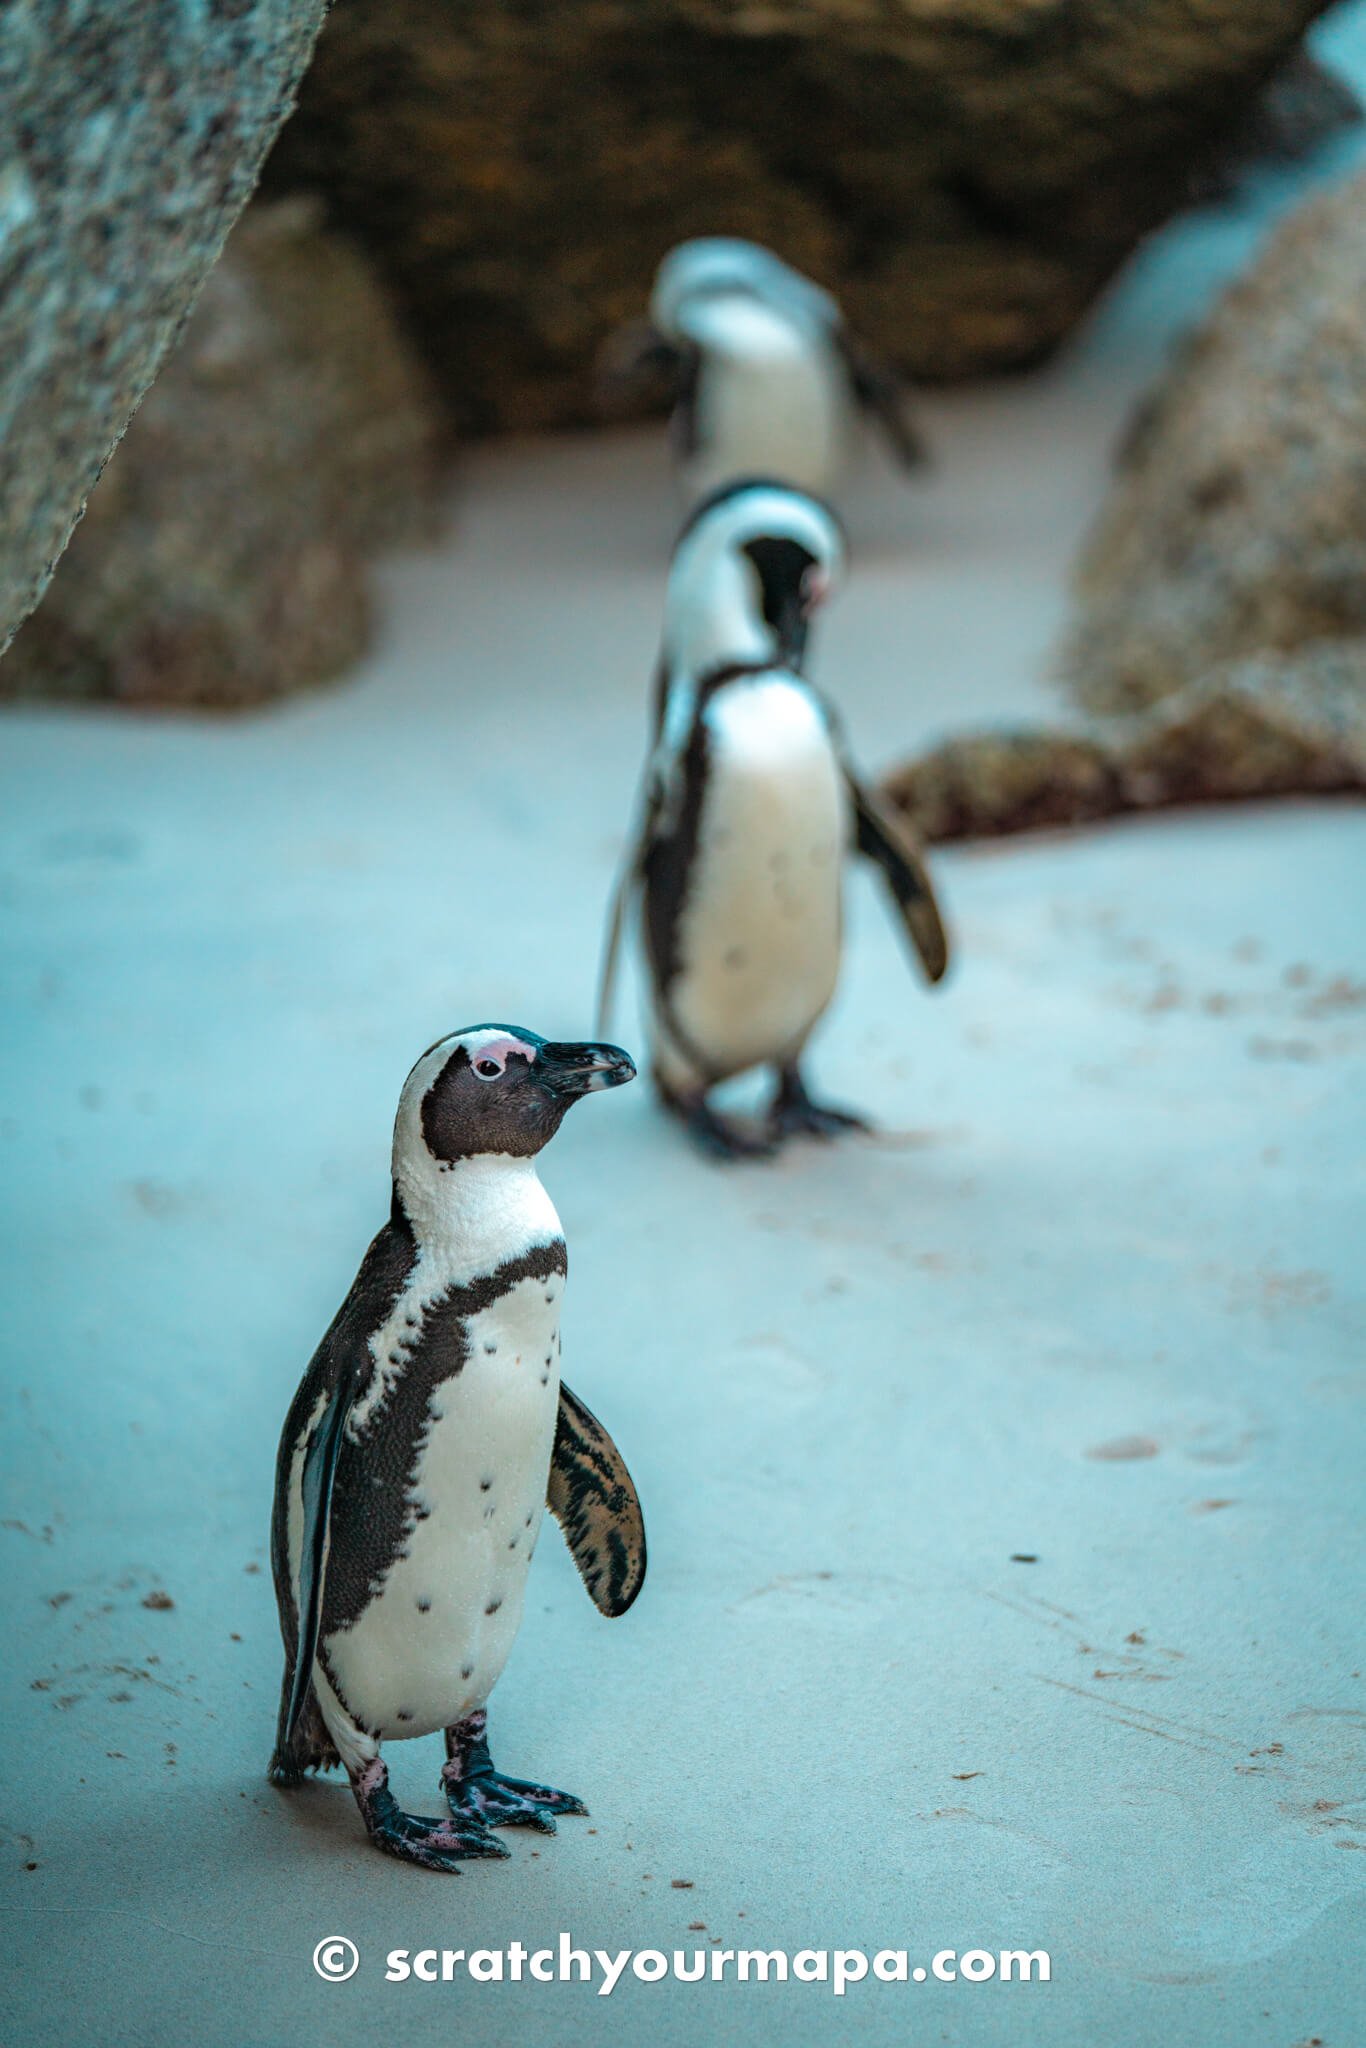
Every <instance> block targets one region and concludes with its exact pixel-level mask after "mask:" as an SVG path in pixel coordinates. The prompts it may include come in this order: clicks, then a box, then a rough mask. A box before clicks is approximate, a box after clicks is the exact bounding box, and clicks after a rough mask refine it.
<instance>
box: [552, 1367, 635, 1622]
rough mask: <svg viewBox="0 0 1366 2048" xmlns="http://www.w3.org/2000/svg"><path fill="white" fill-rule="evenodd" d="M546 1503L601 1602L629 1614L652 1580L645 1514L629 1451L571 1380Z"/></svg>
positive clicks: (563, 1393)
mask: <svg viewBox="0 0 1366 2048" xmlns="http://www.w3.org/2000/svg"><path fill="white" fill-rule="evenodd" d="M546 1505H547V1506H548V1507H549V1509H550V1512H551V1514H552V1515H553V1516H554V1517H555V1520H556V1521H557V1522H558V1523H559V1525H560V1527H561V1529H562V1530H563V1531H564V1540H565V1542H566V1543H567V1544H568V1545H569V1552H570V1555H571V1557H572V1558H573V1560H574V1562H575V1564H576V1565H577V1566H578V1568H579V1575H580V1577H581V1578H582V1580H583V1582H584V1584H585V1586H587V1588H588V1591H589V1593H590V1594H591V1595H592V1598H593V1600H594V1603H595V1604H596V1605H597V1606H598V1607H600V1608H601V1609H602V1611H603V1613H604V1614H608V1615H618V1614H625V1612H626V1610H627V1608H628V1607H629V1606H630V1604H631V1602H632V1601H633V1600H634V1599H635V1597H636V1594H637V1593H638V1592H639V1591H640V1589H641V1587H642V1586H643V1585H644V1583H645V1519H644V1517H643V1515H642V1514H641V1512H640V1501H639V1499H638V1498H637V1496H636V1489H635V1484H634V1482H633V1481H632V1478H631V1475H630V1473H629V1472H628V1471H627V1469H626V1462H625V1460H624V1459H623V1457H622V1455H621V1452H620V1451H619V1450H618V1449H617V1447H616V1445H615V1444H614V1443H613V1442H612V1439H611V1437H610V1436H608V1434H607V1431H606V1430H605V1429H604V1428H603V1426H602V1424H601V1423H600V1422H599V1421H598V1419H597V1417H596V1416H595V1415H592V1414H590V1413H589V1411H588V1409H587V1408H585V1407H584V1405H583V1402H582V1401H581V1400H580V1399H579V1398H578V1396H577V1394H572V1393H571V1392H570V1391H569V1388H568V1387H566V1386H565V1385H564V1383H563V1382H561V1384H560V1414H559V1420H558V1422H557V1423H556V1425H555V1448H554V1451H553V1452H552V1454H551V1460H550V1484H549V1486H548V1487H547V1489H546Z"/></svg>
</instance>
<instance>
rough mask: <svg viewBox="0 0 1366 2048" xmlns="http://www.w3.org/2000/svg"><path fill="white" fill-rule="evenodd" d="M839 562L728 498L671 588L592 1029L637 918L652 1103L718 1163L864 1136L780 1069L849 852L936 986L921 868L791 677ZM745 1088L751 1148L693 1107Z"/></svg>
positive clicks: (750, 501)
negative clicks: (800, 1141) (749, 1096)
mask: <svg viewBox="0 0 1366 2048" xmlns="http://www.w3.org/2000/svg"><path fill="white" fill-rule="evenodd" d="M844 559H845V547H844V540H843V535H842V533H841V530H840V527H839V524H838V522H837V520H836V519H835V516H834V514H833V513H832V512H831V511H830V509H829V507H828V506H826V505H824V504H822V503H821V502H820V501H819V500H818V499H816V498H814V497H812V496H810V495H809V494H807V493H805V492H801V491H795V490H792V489H790V488H789V487H788V486H786V485H784V484H779V483H774V482H769V481H765V480H763V479H746V480H744V481H741V482H739V483H736V484H732V485H730V486H729V487H727V488H725V489H722V490H720V491H718V492H716V493H715V494H714V495H713V496H712V497H711V498H709V499H707V500H704V502H703V503H702V505H701V506H699V507H698V508H697V510H696V511H695V512H694V513H693V514H692V516H691V518H690V519H689V520H688V521H687V523H686V524H685V525H684V527H683V530H682V533H681V535H680V537H679V540H678V543H677V546H676V548H675V551H674V556H673V562H672V565H671V568H670V573H669V579H668V585H667V590H666V597H665V619H664V634H663V645H662V651H661V656H660V664H659V670H658V676H657V681H656V688H655V706H654V746H653V750H652V753H651V756H650V759H649V762H648V765H647V769H646V776H645V784H644V791H643V795H642V798H641V800H640V802H639V804H638V820H637V823H636V825H635V827H634V829H633V831H632V833H631V835H630V839H629V843H628V852H627V855H626V858H625V861H624V863H623V866H622V870H621V873H620V876H619V879H618V883H617V887H616V890H615V893H614V897H613V902H612V905H611V909H610V913H609V918H608V928H607V937H606V942H605V945H604V950H603V967H602V977H601V983H600V991H599V1006H598V1007H599V1026H598V1028H599V1029H603V1028H605V1027H604V1024H603V1022H602V1020H603V1019H604V1018H606V1017H607V1016H608V1014H609V1013H610V1008H611V1001H612V991H613V984H614V978H615V968H616V960H617V954H618V952H619V949H620V942H621V937H622V933H623V930H624V928H625V925H626V922H627V919H628V916H629V915H630V914H631V912H632V910H633V907H634V904H635V900H636V898H637V896H638V897H639V900H640V928H641V936H642V940H643V950H644V954H645V962H646V968H647V978H648V986H649V1011H650V1036H651V1045H652V1056H653V1057H652V1065H653V1073H654V1081H655V1086H656V1089H657V1091H658V1093H659V1095H660V1098H661V1100H662V1102H663V1103H664V1106H665V1107H666V1109H668V1110H670V1111H671V1112H672V1113H673V1114H674V1115H676V1116H677V1117H679V1118H680V1119H681V1120H682V1121H683V1122H684V1123H685V1125H686V1126H687V1127H688V1129H689V1130H690V1131H691V1132H692V1134H693V1136H694V1137H695V1138H696V1139H697V1140H698V1142H699V1143H700V1144H701V1145H702V1146H703V1147H704V1148H705V1149H707V1150H708V1151H710V1152H712V1153H714V1154H717V1155H719V1156H721V1157H726V1158H735V1157H740V1156H745V1155H749V1154H764V1153H768V1152H771V1151H773V1150H774V1149H775V1148H776V1146H777V1145H779V1144H780V1143H781V1142H782V1141H783V1140H784V1139H786V1138H788V1137H792V1136H796V1135H800V1134H808V1135H811V1136H817V1137H831V1136H833V1135H835V1134H836V1133H837V1132H839V1131H841V1130H846V1129H850V1128H866V1124H865V1121H864V1119H863V1118H862V1117H860V1116H858V1115H855V1114H854V1113H852V1112H850V1111H847V1110H841V1109H834V1108H830V1107H827V1106H824V1105H822V1104H820V1103H817V1102H815V1101H813V1100H812V1098H811V1096H810V1095H809V1094H808V1092H807V1089H806V1085H805V1083H804V1081H803V1078H802V1073H801V1065H800V1062H801V1055H802V1052H803V1049H804V1047H805V1045H806V1042H807V1039H808V1038H809V1037H810V1034H811V1032H812V1030H813V1028H814V1027H815V1025H816V1023H817V1022H818V1020H819V1019H820V1017H821V1016H822V1014H823V1013H824V1011H825V1009H826V1008H827V1006H828V1005H829V1002H830V999H831V997H832V996H833V994H834V992H835V985H836V981H837V979H838V975H839V965H840V952H841V943H842V876H843V863H844V859H845V856H846V854H847V853H848V852H849V851H850V850H855V851H857V852H858V853H860V854H863V855H865V856H866V857H867V858H868V859H870V860H871V861H873V862H874V863H875V864H876V865H877V866H878V867H879V868H880V869H881V871H882V875H883V877H884V879H885V881H886V883H887V885H888V888H889V890H890V893H891V897H892V901H893V904H894V906H895V909H896V912H897V915H898V918H899V920H900V923H901V926H902V929H903V931H904V934H905V936H906V938H907V939H908V940H909V943H910V946H911V949H912V951H913V954H914V956H915V957H916V959H917V960H918V962H919V964H920V966H921V968H922V970H923V972H924V974H925V976H926V978H927V979H928V980H929V981H930V982H932V983H933V982H937V981H939V980H940V979H941V978H942V976H943V975H944V973H945V970H946V969H947V966H948V960H949V946H948V939H947V936H946V933H945V929H944V923H943V919H942V917H941V915H940V912H939V908H938V905H937V903H936V901H935V895H934V889H933V885H932V883H931V881H930V877H929V875H928V873H927V871H926V868H925V864H924V861H923V859H922V857H921V852H920V849H919V847H918V845H917V844H916V843H915V841H914V839H913V838H912V837H911V836H910V834H909V832H908V830H907V828H906V826H905V825H904V824H902V823H901V822H900V821H899V820H898V819H897V818H895V816H894V815H893V814H892V813H890V812H889V811H888V810H887V809H886V808H885V807H884V806H883V805H882V803H881V802H880V801H879V800H878V798H877V797H876V795H875V794H874V793H873V792H872V791H871V790H870V789H869V788H868V787H867V785H866V784H865V783H864V782H863V781H862V780H861V779H860V777H859V775H858V774H857V772H856V770H855V768H854V766H853V764H852V762H851V760H850V758H849V755H848V752H847V750H846V747H845V743H844V738H843V735H842V732H841V729H840V725H839V721H838V719H837V717H836V715H835V712H834V710H833V709H832V707H831V706H830V704H829V703H828V702H827V701H826V699H825V698H824V697H823V696H822V695H821V694H820V693H819V692H818V691H817V690H816V689H815V688H813V686H812V684H811V683H810V682H809V681H808V679H807V677H806V676H805V674H804V673H803V664H804V660H805V655H806V646H807V635H808V630H809V626H810V621H811V618H812V615H813V614H814V613H815V611H816V610H817V609H818V608H819V607H820V605H822V604H823V603H824V602H825V601H826V599H827V598H828V597H829V596H830V594H831V593H832V591H833V590H834V589H835V587H836V586H837V584H838V582H839V580H840V578H841V576H842V574H843V569H844ZM755 1067H770V1068H772V1069H773V1071H774V1074H775V1077H776V1090H775V1094H774V1097H773V1102H772V1106H771V1109H770V1112H769V1114H768V1117H767V1119H766V1121H765V1123H764V1125H763V1127H762V1128H761V1129H759V1130H758V1131H752V1130H749V1129H747V1128H745V1127H743V1126H741V1125H740V1124H738V1123H737V1122H735V1120H734V1119H731V1118H727V1117H724V1116H722V1115H721V1114H720V1113H719V1112H718V1111H717V1110H716V1109H715V1107H714V1106H713V1105H712V1103H711V1102H710V1101H709V1100H708V1098H709V1096H710V1094H711V1091H712V1090H713V1089H714V1088H715V1087H717V1086H718V1085H719V1084H720V1083H722V1082H724V1081H727V1080H729V1079H731V1078H732V1077H733V1076H735V1075H738V1074H742V1073H745V1072H747V1071H749V1070H750V1069H752V1068H755Z"/></svg>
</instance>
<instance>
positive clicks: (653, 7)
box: [268, 0, 1322, 427]
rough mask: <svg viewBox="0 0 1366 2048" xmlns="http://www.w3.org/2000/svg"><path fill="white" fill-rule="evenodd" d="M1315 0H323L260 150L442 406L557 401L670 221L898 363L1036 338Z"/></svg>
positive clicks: (1207, 155)
mask: <svg viewBox="0 0 1366 2048" xmlns="http://www.w3.org/2000/svg"><path fill="white" fill-rule="evenodd" d="M1321 4H1322V0H1205V4H1203V5H1202V6H1200V7H1194V6H1192V4H1191V0H1144V4H1143V5H1142V6H1137V5H1131V6H1126V5H1122V4H1116V0H955V4H954V5H952V6H946V5H945V4H944V0H899V4H898V5H896V6H894V7H893V6H888V5H886V4H885V0H765V4H764V5H762V6H756V5H755V4H753V0H515V4H514V0H342V4H341V5H339V6H338V7H337V8H336V10H335V12H334V14H333V16H332V18H331V20H330V22H329V24H328V27H327V29H326V31H325V33H324V35H323V36H322V38H321V41H320V43H319V48H318V55H317V60H316V62H315V64H314V66H313V68H312V70H311V71H310V74H309V77H308V80H307V81H306V84H305V87H304V91H303V93H302V95H301V103H300V109H299V112H298V114H297V115H296V117H295V119H294V120H293V121H291V123H290V124H289V126H288V128H287V129H286V130H285V133H284V135H283V136H282V137H281V141H280V144H279V146H278V147H277V150H276V152H275V154H274V156H273V158H272V162H271V165H270V167H269V171H268V176H269V177H270V179H271V180H272V182H273V183H275V184H276V185H277V186H283V185H288V184H290V183H293V182H298V183H302V184H304V185H307V186H316V187H317V188H318V189H321V190H325V191H327V192H328V194H329V195H330V197H331V199H332V201H333V203H334V205H335V206H336V208H337V211H338V218H339V219H340V220H341V221H342V222H343V223H344V224H346V225H348V226H349V227H352V228H354V229H355V230H356V231H357V232H358V233H359V234H360V235H361V236H362V237H363V238H364V239H365V240H366V242H367V245H368V246H369V248H370V250H371V252H372V253H373V255H374V257H375V259H376V261H377V262H378V263H379V264H381V265H382V266H383V267H384V269H385V272H386V274H387V276H388V277H389V279H390V280H391V282H392V284H393V286H394V289H395V290H396V292H397V293H398V295H399V297H400V299H401V302H402V304H403V305H404V307H405V309H406V312H407V314H408V316H409V318H410V320H411V321H412V323H413V326H414V330H415V332H416V333H418V334H419V335H420V336H421V337H422V338H423V340H424V342H425V344H426V346H427V349H428V352H429V355H430V357H431V360H432V362H433V364H434V365H435V366H436V368H437V370H438V373H439V375H440V376H441V378H442V381H443V384H444V388H445V390H446V392H447V395H448V398H449V399H450V401H451V402H452V403H453V404H454V406H455V407H456V409H457V412H458V416H459V417H460V418H461V420H462V421H463V422H464V423H466V424H469V425H474V426H479V427H483V426H490V425H503V426H519V427H526V426H535V425H542V424H546V423H548V422H556V421H569V420H575V419H579V418H582V417H584V416H585V415H586V413H587V412H588V410H589V407H590V404H591V378H590V375H589V366H590V364H591V363H592V360H593V358H594V356H595V354H596V352H597V350H598V347H599V346H600V344H601V342H602V340H603V338H604V336H605V335H607V334H608V333H609V332H610V331H611V330H613V329H614V328H615V327H617V326H618V325H619V324H620V323H621V322H623V321H626V320H629V319H633V318H636V317H638V316H639V315H640V313H641V312H642V310H643V307H644V302H645V295H646V289H647V284H648V280H649V277H650V275H651V272H652V271H653V269H654V266H655V264H656V263H657V261H658V259H659V257H660V256H661V255H662V254H663V252H664V251H665V250H666V249H667V248H668V247H669V246H670V245H671V244H672V243H674V242H676V241H678V240H680V239H681V238H683V237H684V236H688V235H699V234H734V235H744V236H749V237H751V238H753V239H755V240H757V241H761V242H767V243H770V244H771V245H772V246H773V247H774V248H776V249H777V250H778V251H779V253H780V254H782V255H783V256H785V257H786V258H787V259H788V260H789V261H791V262H793V263H795V264H797V266H798V267H799V268H800V269H802V270H804V271H807V272H808V273H810V274H811V275H812V276H814V277H817V278H819V279H821V280H822V281H824V282H826V283H829V284H831V285H832V286H833V287H834V288H835V289H836V290H837V291H838V292H839V294H840V296H841V298H842V300H843V301H844V303H845V306H846V309H847V311H848V313H849V315H850V318H851V320H852V323H853V325H854V326H855V327H856V329H857V330H858V331H859V332H860V333H861V334H864V335H866V337H867V338H868V340H869V341H870V342H871V343H872V344H874V345H875V346H876V347H877V348H878V350H879V351H880V352H881V353H882V354H884V355H885V356H886V357H887V358H888V359H890V360H892V361H894V362H896V363H898V364H900V365H901V367H902V368H903V369H905V370H908V371H910V372H911V373H913V374H918V375H920V376H923V377H934V378H942V377H953V376H962V375H967V374H972V373H975V372H980V371H982V370H984V369H995V368H1000V367H1002V366H1006V365H1013V364H1023V363H1028V362H1031V361H1033V360H1036V359H1037V358H1038V357H1039V356H1040V355H1042V354H1043V353H1044V352H1045V351H1046V350H1047V349H1048V348H1049V347H1051V346H1052V345H1053V344H1054V343H1055V342H1056V341H1057V340H1058V339H1059V338H1060V337H1061V336H1062V335H1063V334H1065V333H1066V332H1067V331H1068V329H1069V328H1070V327H1071V326H1072V324H1073V323H1074V321H1075V320H1076V319H1077V317H1078V315H1079V314H1080V313H1081V312H1082V310H1083V309H1084V308H1085V306H1086V305H1087V304H1088V303H1089V301H1090V300H1091V298H1092V297H1093V295H1094V294H1095V292H1096V291H1097V289H1098V288H1099V287H1100V286H1101V285H1102V284H1103V283H1104V282H1105V280H1106V279H1107V278H1108V277H1109V276H1110V275H1111V274H1112V273H1113V271H1114V269H1115V267H1116V265H1117V264H1118V263H1119V262H1120V261H1121V260H1122V259H1123V257H1124V256H1125V255H1126V254H1127V253H1128V252H1129V250H1130V249H1131V248H1132V247H1133V245H1134V243H1135V241H1136V240H1137V239H1138V237H1139V236H1141V235H1142V234H1144V233H1145V232H1146V231H1147V230H1148V229H1150V228H1151V227H1153V226H1154V225H1155V224H1156V223H1157V222H1159V221H1160V220H1162V219H1163V218H1164V217H1165V216H1166V215H1167V214H1168V213H1170V212H1171V211H1172V209H1173V208H1174V207H1176V206H1178V205H1180V204H1182V203H1183V202H1184V200H1185V198H1186V196H1187V195H1188V193H1189V191H1190V189H1191V180H1192V177H1193V175H1194V174H1195V173H1196V171H1197V169H1198V167H1199V166H1200V165H1201V164H1207V163H1208V162H1209V160H1210V159H1211V157H1212V155H1215V154H1217V153H1218V152H1219V151H1220V150H1221V149H1222V148H1224V147H1226V146H1229V145H1231V144H1233V143H1234V142H1235V140H1236V138H1237V137H1238V135H1239V133H1240V131H1242V132H1245V125H1244V124H1245V121H1246V116H1247V113H1248V110H1249V108H1250V107H1251V106H1252V105H1253V103H1254V102H1255V100H1256V98H1257V97H1258V95H1259V93H1260V91H1261V89H1262V88H1263V87H1264V86H1265V84H1266V83H1267V81H1268V80H1269V79H1270V78H1271V77H1272V75H1273V73H1274V72H1275V71H1276V69H1277V67H1278V66H1279V65H1281V64H1282V63H1283V62H1284V61H1286V60H1287V59H1288V58H1289V57H1290V56H1291V54H1292V53H1293V51H1294V50H1295V46H1296V43H1297V40H1298V38H1299V36H1300V34H1301V32H1302V30H1303V29H1304V27H1305V25H1306V24H1307V23H1308V22H1309V21H1310V20H1311V19H1312V18H1313V17H1314V16H1315V15H1316V14H1317V13H1318V12H1319V11H1320V9H1321Z"/></svg>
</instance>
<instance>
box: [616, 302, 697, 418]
mask: <svg viewBox="0 0 1366 2048" xmlns="http://www.w3.org/2000/svg"><path fill="white" fill-rule="evenodd" d="M686 358H687V351H686V350H685V349H684V348H682V347H680V346H679V344H678V343H677V342H674V341H671V340H670V339H669V337H668V335H667V334H661V333H660V331H659V329H658V328H657V327H655V326H653V325H652V324H651V322H650V321H648V320H633V321H631V322H630V323H629V325H627V326H625V327H619V328H618V329H617V330H616V332H615V333H614V334H609V335H608V337H607V339H606V341H605V342H604V343H603V345H602V347H601V348H600V349H599V351H598V359H597V363H596V366H595V369H594V378H593V392H594V398H595V401H596V404H597V407H598V410H599V411H600V412H603V413H621V412H627V411H631V410H634V409H635V408H636V407H637V406H639V405H641V404H643V403H645V402H646V401H647V400H655V401H658V400H661V399H662V400H664V401H665V402H666V403H668V404H670V405H672V404H674V403H675V402H676V400H677V398H678V395H679V392H680V390H681V389H682V387H683V385H684V384H685V382H686V375H685V371H686Z"/></svg>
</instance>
